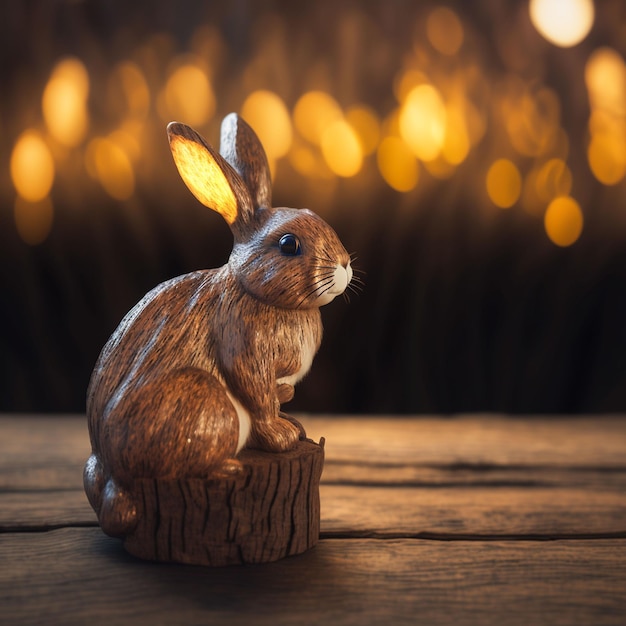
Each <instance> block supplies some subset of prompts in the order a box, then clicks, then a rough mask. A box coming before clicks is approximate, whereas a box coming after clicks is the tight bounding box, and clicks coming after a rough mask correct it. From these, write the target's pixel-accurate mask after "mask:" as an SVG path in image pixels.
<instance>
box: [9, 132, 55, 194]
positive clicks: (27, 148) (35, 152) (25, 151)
mask: <svg viewBox="0 0 626 626" xmlns="http://www.w3.org/2000/svg"><path fill="white" fill-rule="evenodd" d="M10 169H11V179H12V181H13V186H14V187H15V190H16V191H17V193H18V194H19V195H20V196H21V197H22V198H24V200H27V201H29V202H39V201H41V200H43V199H44V198H45V197H46V196H47V195H48V194H49V193H50V189H51V188H52V184H53V182H54V175H55V167H54V160H53V159H52V154H51V152H50V149H49V148H48V146H47V144H46V142H45V141H44V140H43V138H42V137H41V135H40V134H39V133H38V132H37V131H35V130H26V131H24V132H23V133H22V134H21V135H20V136H19V137H18V139H17V141H16V142H15V146H14V147H13V151H12V153H11V164H10Z"/></svg>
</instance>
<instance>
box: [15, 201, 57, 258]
mask: <svg viewBox="0 0 626 626" xmlns="http://www.w3.org/2000/svg"><path fill="white" fill-rule="evenodd" d="M13 216H14V218H15V227H16V229H17V233H18V235H19V236H20V237H21V239H22V241H24V242H25V243H27V244H28V245H30V246H36V245H39V244H40V243H43V242H44V241H45V240H46V239H47V237H48V235H49V234H50V230H51V229H52V221H53V218H54V208H53V206H52V200H50V197H49V196H46V197H45V198H43V200H39V201H38V202H30V201H28V200H24V198H21V197H20V196H18V197H17V198H16V199H15V205H14V210H13Z"/></svg>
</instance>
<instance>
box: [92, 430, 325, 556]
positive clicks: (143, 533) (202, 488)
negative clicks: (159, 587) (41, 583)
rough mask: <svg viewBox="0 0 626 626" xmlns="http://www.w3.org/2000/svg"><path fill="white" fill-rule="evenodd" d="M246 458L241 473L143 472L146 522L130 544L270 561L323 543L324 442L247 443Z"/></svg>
mask: <svg viewBox="0 0 626 626" xmlns="http://www.w3.org/2000/svg"><path fill="white" fill-rule="evenodd" d="M239 458H240V460H241V463H242V465H243V472H242V473H241V474H240V475H236V476H229V477H221V478H218V479H210V480H199V479H196V480H192V479H187V480H153V479H138V480H135V481H134V483H133V484H132V495H133V498H134V499H135V502H136V503H137V509H138V510H137V520H138V523H137V526H136V527H135V528H134V529H133V530H132V531H130V532H128V533H127V534H125V536H124V547H125V548H126V549H127V550H128V551H129V552H130V553H131V554H133V555H135V556H138V557H141V558H143V559H148V560H153V561H174V562H177V563H190V564H195V565H211V566H223V565H235V564H241V563H269V562H271V561H276V560H278V559H282V558H284V557H286V556H291V555H294V554H300V553H302V552H304V551H306V550H309V549H311V548H312V547H313V546H315V545H316V544H317V542H318V539H319V533H320V497H319V481H320V476H321V474H322V467H323V465H324V450H323V445H322V446H320V445H317V444H314V443H312V442H309V441H299V442H298V444H297V446H296V448H295V449H294V450H291V451H289V452H285V453H283V454H273V453H267V452H261V451H257V450H245V451H244V452H242V453H241V455H240V457H239ZM103 528H106V527H105V526H104V525H103Z"/></svg>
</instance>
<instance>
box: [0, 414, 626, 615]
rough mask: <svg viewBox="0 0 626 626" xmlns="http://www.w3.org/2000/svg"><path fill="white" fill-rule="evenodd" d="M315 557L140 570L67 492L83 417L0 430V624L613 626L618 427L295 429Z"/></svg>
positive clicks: (621, 477) (357, 423) (5, 422)
mask: <svg viewBox="0 0 626 626" xmlns="http://www.w3.org/2000/svg"><path fill="white" fill-rule="evenodd" d="M302 421H303V423H304V424H305V427H306V429H307V431H308V434H309V436H311V437H312V438H314V439H315V440H318V439H319V437H320V436H324V437H326V465H325V469H324V474H323V476H322V485H321V489H320V492H321V502H322V521H321V539H320V543H319V544H318V546H317V547H316V548H315V549H313V550H312V551H310V552H308V553H306V554H303V555H300V556H296V557H291V558H287V559H284V560H282V561H279V562H276V563H270V564H267V565H255V566H237V567H227V568H217V569H210V568H203V567H197V566H183V565H172V564H157V563H150V562H143V561H139V560H138V559H135V558H134V557H131V556H130V555H127V554H126V552H125V551H124V550H123V548H122V545H121V542H120V541H118V540H115V539H112V538H110V537H108V536H106V535H104V534H103V533H102V531H101V530H100V529H99V528H98V526H97V521H96V517H95V514H94V513H93V511H92V510H91V508H90V507H89V505H88V503H87V500H86V498H85V495H84V493H83V489H82V466H83V463H84V461H85V459H86V457H87V456H88V453H89V442H88V436H87V428H86V422H85V419H84V417H81V416H28V415H21V416H2V417H0V624H7V625H9V624H11V625H14V624H16V625H20V624H89V625H90V626H91V625H97V624H107V625H110V624H143V623H146V624H148V623H149V624H226V625H229V624H246V625H249V624H272V625H275V624H328V625H331V624H355V625H356V624H359V625H364V624H385V625H395V624H428V625H431V624H432V625H437V624H498V625H506V624H532V625H536V624H585V625H587V624H588V625H599V624H620V625H624V624H626V416H622V417H617V416H616V417H592V416H589V417H584V418H582V417H573V418H569V419H568V418H565V417H561V418H554V417H546V418H538V417H533V418H528V419H526V418H521V417H516V418H511V417H499V416H461V417H454V418H426V417H420V418H392V417H387V418H383V417H376V418H373V417H369V418H368V417H339V416H336V417H333V416H328V417H322V416H306V417H303V420H302Z"/></svg>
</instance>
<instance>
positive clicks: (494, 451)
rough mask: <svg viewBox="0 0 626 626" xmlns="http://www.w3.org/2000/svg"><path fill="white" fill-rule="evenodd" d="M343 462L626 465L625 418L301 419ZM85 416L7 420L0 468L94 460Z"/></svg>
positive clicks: (0, 425) (1, 419)
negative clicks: (29, 461) (28, 462)
mask: <svg viewBox="0 0 626 626" xmlns="http://www.w3.org/2000/svg"><path fill="white" fill-rule="evenodd" d="M298 418H299V419H301V421H302V422H303V424H304V426H305V428H306V430H307V433H308V435H309V436H310V437H311V438H313V439H315V440H316V441H317V440H319V438H320V437H325V438H326V452H327V456H328V457H329V458H332V459H334V460H336V461H342V462H356V461H358V462H367V461H369V462H385V461H386V462H392V463H395V464H405V463H409V464H412V463H415V462H419V463H420V464H421V465H423V466H432V465H435V466H441V465H447V466H449V465H462V464H470V465H496V466H498V465H534V466H547V467H552V466H565V467H568V466H569V467H581V466H587V467H615V468H622V469H623V468H624V467H625V466H626V461H625V454H626V416H608V417H607V416H587V417H567V416H560V417H559V416H557V417H555V416H545V417H542V416H533V417H531V418H528V417H523V416H513V417H511V416H499V415H490V414H488V415H461V416H455V417H426V416H419V417H393V416H376V417H371V416H370V417H367V416H313V415H298ZM89 451H90V448H89V439H88V435H87V424H86V420H85V418H84V416H79V415H74V416H62V415H60V416H27V415H24V416H11V415H3V416H0V463H1V464H2V466H6V465H9V464H10V463H11V462H12V461H18V462H20V463H22V462H23V461H24V459H32V461H33V462H34V463H35V465H36V464H37V463H39V462H40V461H44V460H46V461H47V460H59V461H62V462H64V463H67V462H68V461H74V462H79V461H81V460H84V458H85V457H86V456H88V455H89Z"/></svg>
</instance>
